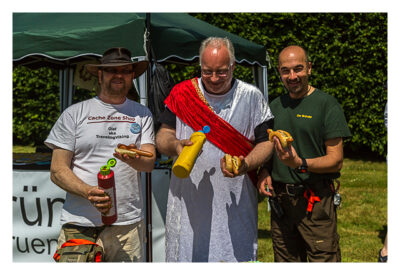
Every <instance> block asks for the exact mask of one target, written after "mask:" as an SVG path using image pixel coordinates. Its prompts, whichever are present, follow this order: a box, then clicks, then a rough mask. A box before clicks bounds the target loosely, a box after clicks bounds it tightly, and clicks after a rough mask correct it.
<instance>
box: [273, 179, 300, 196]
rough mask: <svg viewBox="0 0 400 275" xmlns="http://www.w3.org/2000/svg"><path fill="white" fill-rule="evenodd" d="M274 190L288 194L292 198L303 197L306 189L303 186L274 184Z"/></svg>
mask: <svg viewBox="0 0 400 275" xmlns="http://www.w3.org/2000/svg"><path fill="white" fill-rule="evenodd" d="M274 188H276V191H278V192H283V193H286V194H288V195H289V196H291V197H297V196H302V195H303V194H304V191H305V190H306V187H305V186H304V185H302V184H290V183H283V182H276V181H275V182H274Z"/></svg>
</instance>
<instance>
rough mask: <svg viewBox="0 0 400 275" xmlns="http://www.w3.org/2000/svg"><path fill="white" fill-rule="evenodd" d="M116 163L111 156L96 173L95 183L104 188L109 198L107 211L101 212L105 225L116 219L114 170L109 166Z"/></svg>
mask: <svg viewBox="0 0 400 275" xmlns="http://www.w3.org/2000/svg"><path fill="white" fill-rule="evenodd" d="M116 163H117V161H116V159H114V158H112V159H109V160H108V161H107V165H103V166H102V167H101V168H100V172H99V173H98V174H97V184H98V186H99V187H100V188H101V189H103V190H104V192H105V193H106V194H107V195H108V196H109V197H110V199H111V207H110V209H109V210H108V211H107V213H102V214H101V220H102V221H103V223H104V224H105V225H110V224H112V223H114V222H115V221H116V220H117V216H118V215H117V200H116V197H115V180H114V172H113V170H111V167H114V166H115V164H116Z"/></svg>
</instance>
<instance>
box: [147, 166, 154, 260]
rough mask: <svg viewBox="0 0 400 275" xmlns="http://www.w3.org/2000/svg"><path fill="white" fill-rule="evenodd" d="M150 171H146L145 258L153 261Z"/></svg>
mask: <svg viewBox="0 0 400 275" xmlns="http://www.w3.org/2000/svg"><path fill="white" fill-rule="evenodd" d="M151 192H152V191H151V173H149V172H147V173H146V223H147V224H146V239H147V242H146V254H147V255H146V260H147V262H152V261H153V238H152V226H153V225H152V214H151V212H152V209H151Z"/></svg>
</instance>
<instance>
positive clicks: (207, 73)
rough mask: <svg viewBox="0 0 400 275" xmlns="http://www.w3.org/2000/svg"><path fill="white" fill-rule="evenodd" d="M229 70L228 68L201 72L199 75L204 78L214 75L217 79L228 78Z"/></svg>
mask: <svg viewBox="0 0 400 275" xmlns="http://www.w3.org/2000/svg"><path fill="white" fill-rule="evenodd" d="M230 69H231V66H229V69H226V70H217V71H211V70H201V74H202V75H203V76H204V77H211V76H213V74H214V73H215V75H216V76H218V77H226V76H228V73H229V70H230Z"/></svg>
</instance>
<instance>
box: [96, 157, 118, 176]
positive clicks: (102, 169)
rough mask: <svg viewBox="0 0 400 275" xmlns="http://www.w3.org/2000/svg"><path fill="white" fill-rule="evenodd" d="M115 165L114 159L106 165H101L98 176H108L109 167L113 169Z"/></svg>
mask: <svg viewBox="0 0 400 275" xmlns="http://www.w3.org/2000/svg"><path fill="white" fill-rule="evenodd" d="M116 164H117V160H116V159H115V158H111V159H109V160H108V161H107V165H103V166H101V167H100V174H102V175H103V176H107V175H109V174H110V170H111V167H114V166H115V165H116Z"/></svg>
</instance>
